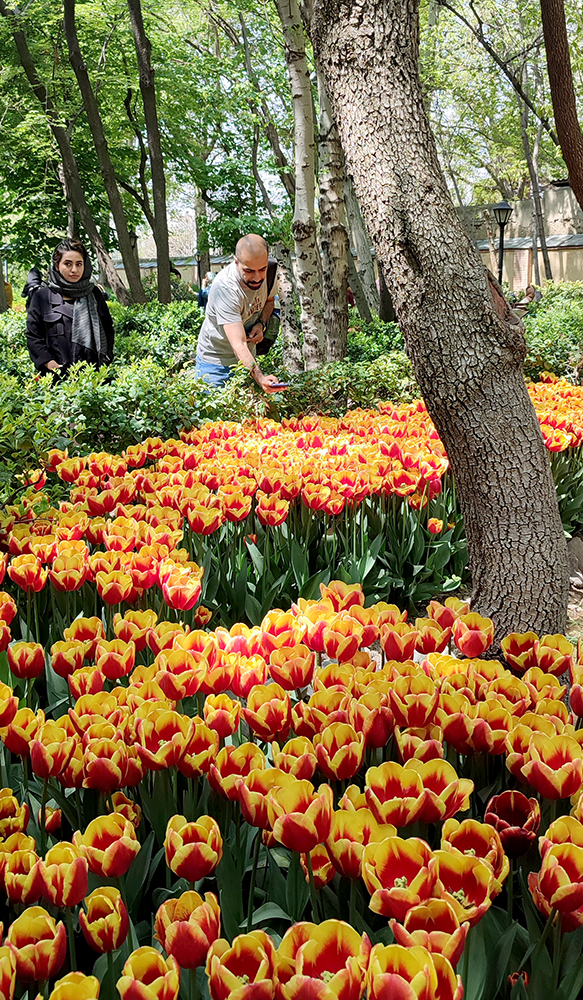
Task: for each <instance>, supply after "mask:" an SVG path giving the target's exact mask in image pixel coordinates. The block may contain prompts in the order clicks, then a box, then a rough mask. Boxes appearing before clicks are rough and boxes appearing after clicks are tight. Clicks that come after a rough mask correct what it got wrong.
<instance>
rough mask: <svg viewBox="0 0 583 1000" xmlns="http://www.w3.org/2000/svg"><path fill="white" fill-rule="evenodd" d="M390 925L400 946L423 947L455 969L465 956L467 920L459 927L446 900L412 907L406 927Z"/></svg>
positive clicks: (406, 919)
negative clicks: (444, 959) (445, 960)
mask: <svg viewBox="0 0 583 1000" xmlns="http://www.w3.org/2000/svg"><path fill="white" fill-rule="evenodd" d="M389 923H390V927H391V930H392V932H393V934H394V936H395V941H396V943H397V944H400V945H402V946H403V947H404V948H414V947H415V946H416V945H421V947H422V948H427V951H430V952H431V953H432V954H438V955H443V957H444V958H447V960H448V962H451V964H452V966H453V967H454V968H455V967H456V965H457V963H458V962H459V960H460V958H461V956H462V952H463V950H464V946H465V943H466V937H467V935H468V931H469V929H470V925H469V923H468V922H467V921H466V922H465V923H463V924H460V922H459V919H458V917H457V915H456V913H455V911H454V910H453V909H452V907H451V906H450V905H449V903H447V902H446V901H445V899H428V900H427V902H426V903H422V904H421V905H420V906H413V907H412V908H411V909H410V910H409V912H408V913H407V915H406V917H405V921H404V924H400V923H398V921H397V920H390V921H389Z"/></svg>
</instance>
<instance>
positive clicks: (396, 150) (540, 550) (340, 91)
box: [311, 0, 568, 642]
mask: <svg viewBox="0 0 583 1000" xmlns="http://www.w3.org/2000/svg"><path fill="white" fill-rule="evenodd" d="M311 36H312V41H313V44H314V47H315V50H316V56H317V58H319V60H320V64H321V67H322V70H323V71H324V74H325V79H326V89H327V92H328V95H329V97H330V100H331V103H332V109H333V111H334V114H335V117H336V121H337V123H338V128H339V130H340V136H341V139H342V144H343V146H344V151H345V154H346V157H347V161H348V167H349V170H350V171H351V173H352V176H353V178H354V183H355V189H356V193H357V195H358V198H359V202H360V205H361V206H362V209H363V213H364V218H365V223H366V225H367V228H368V230H369V232H370V233H371V236H372V240H373V245H374V247H375V250H376V253H377V258H378V260H379V263H380V265H381V267H382V270H383V273H384V276H385V280H386V282H387V286H388V288H389V291H390V292H391V296H392V298H393V302H394V304H395V308H396V311H397V316H398V319H399V324H400V327H401V330H402V332H403V335H404V338H405V343H406V346H407V352H408V354H409V356H410V357H411V359H412V363H413V367H414V372H415V376H416V378H417V380H418V383H419V386H420V388H421V391H422V394H423V397H424V399H425V402H426V404H427V408H428V411H429V413H430V415H431V417H432V419H433V421H434V423H435V425H436V428H437V430H438V432H439V434H440V436H441V439H442V441H443V443H444V445H445V447H446V449H447V453H448V456H449V460H450V463H451V467H452V470H453V473H454V475H455V482H456V488H457V491H458V496H459V499H460V503H461V507H462V511H463V514H464V521H465V528H466V534H467V541H468V552H469V560H470V568H471V572H472V583H473V595H472V606H473V608H474V610H476V611H479V612H481V613H482V614H487V615H490V616H491V617H492V618H493V619H494V622H495V624H496V636H497V642H499V640H500V639H501V637H502V636H504V635H506V634H507V633H509V632H511V631H520V632H522V631H525V630H526V629H530V628H532V629H533V630H534V631H536V632H538V633H543V632H563V631H564V628H565V625H566V605H567V596H568V573H567V553H566V543H565V536H564V532H563V528H562V525H561V520H560V517H559V512H558V504H557V496H556V491H555V488H554V483H553V479H552V476H551V471H550V464H549V461H548V457H547V453H546V450H545V447H544V444H543V440H542V435H541V432H540V427H539V424H538V421H537V419H536V415H535V412H534V408H533V406H532V403H531V401H530V397H529V395H528V392H527V389H526V383H525V379H524V374H523V359H524V355H525V343H524V336H523V328H522V325H521V323H520V321H519V320H518V319H517V318H516V316H515V315H514V313H512V310H511V309H510V307H509V306H508V303H507V302H506V301H505V299H504V298H503V295H502V292H501V289H500V287H499V286H498V284H497V282H495V281H492V280H491V281H490V282H489V281H488V277H487V272H486V271H485V269H484V267H483V266H482V263H481V260H480V258H479V255H478V253H477V251H476V250H475V249H474V247H473V246H472V244H471V242H470V240H469V239H468V237H467V236H466V235H465V233H464V230H463V227H462V225H461V223H460V221H459V219H458V217H457V214H456V212H455V209H454V206H453V203H452V201H451V198H450V196H449V193H448V190H447V186H446V184H445V180H444V178H443V175H442V173H441V169H440V167H439V161H438V157H437V150H436V147H435V142H434V139H433V136H432V134H431V129H430V127H429V122H428V119H427V114H426V110H425V107H424V102H423V96H422V92H421V86H420V80H419V75H418V52H419V21H418V0H316V2H315V5H314V16H313V18H312V22H311Z"/></svg>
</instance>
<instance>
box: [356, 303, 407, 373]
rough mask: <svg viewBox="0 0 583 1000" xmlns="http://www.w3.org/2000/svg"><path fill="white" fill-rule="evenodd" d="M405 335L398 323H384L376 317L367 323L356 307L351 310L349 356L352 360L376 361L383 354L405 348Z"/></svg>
mask: <svg viewBox="0 0 583 1000" xmlns="http://www.w3.org/2000/svg"><path fill="white" fill-rule="evenodd" d="M403 346H404V345H403V335H402V333H401V331H400V329H399V326H398V324H397V323H383V322H382V320H380V319H378V317H376V316H375V317H374V318H373V321H372V323H365V321H364V320H363V319H361V318H360V316H359V314H358V311H357V310H356V309H351V311H350V327H349V329H348V357H349V359H350V361H374V360H375V359H376V358H378V357H380V355H381V354H388V353H389V352H390V351H402V350H403Z"/></svg>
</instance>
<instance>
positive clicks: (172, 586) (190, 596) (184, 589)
mask: <svg viewBox="0 0 583 1000" xmlns="http://www.w3.org/2000/svg"><path fill="white" fill-rule="evenodd" d="M201 593H202V583H201V576H198V575H197V574H194V573H191V572H190V571H189V570H181V569H178V568H177V569H176V570H175V571H174V572H173V573H170V575H169V576H167V577H166V579H165V580H164V582H163V583H162V596H163V598H164V600H165V601H166V604H167V605H168V607H169V608H177V609H178V610H180V611H190V610H191V608H193V607H194V605H195V604H196V602H197V601H198V599H199V597H200V595H201Z"/></svg>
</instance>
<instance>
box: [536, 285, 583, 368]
mask: <svg viewBox="0 0 583 1000" xmlns="http://www.w3.org/2000/svg"><path fill="white" fill-rule="evenodd" d="M524 325H525V328H526V342H527V347H528V353H527V357H526V361H525V364H524V371H525V374H526V377H527V378H530V379H533V380H537V379H538V377H539V373H540V372H542V371H551V372H554V373H555V375H558V376H559V377H562V376H564V377H566V378H569V379H571V380H572V381H575V382H579V381H580V378H581V362H582V359H583V282H581V281H576V282H563V283H560V284H557V285H547V286H546V287H545V289H544V292H543V296H542V299H541V300H540V302H533V303H532V305H531V306H529V310H528V313H527V315H526V316H525V318H524Z"/></svg>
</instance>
